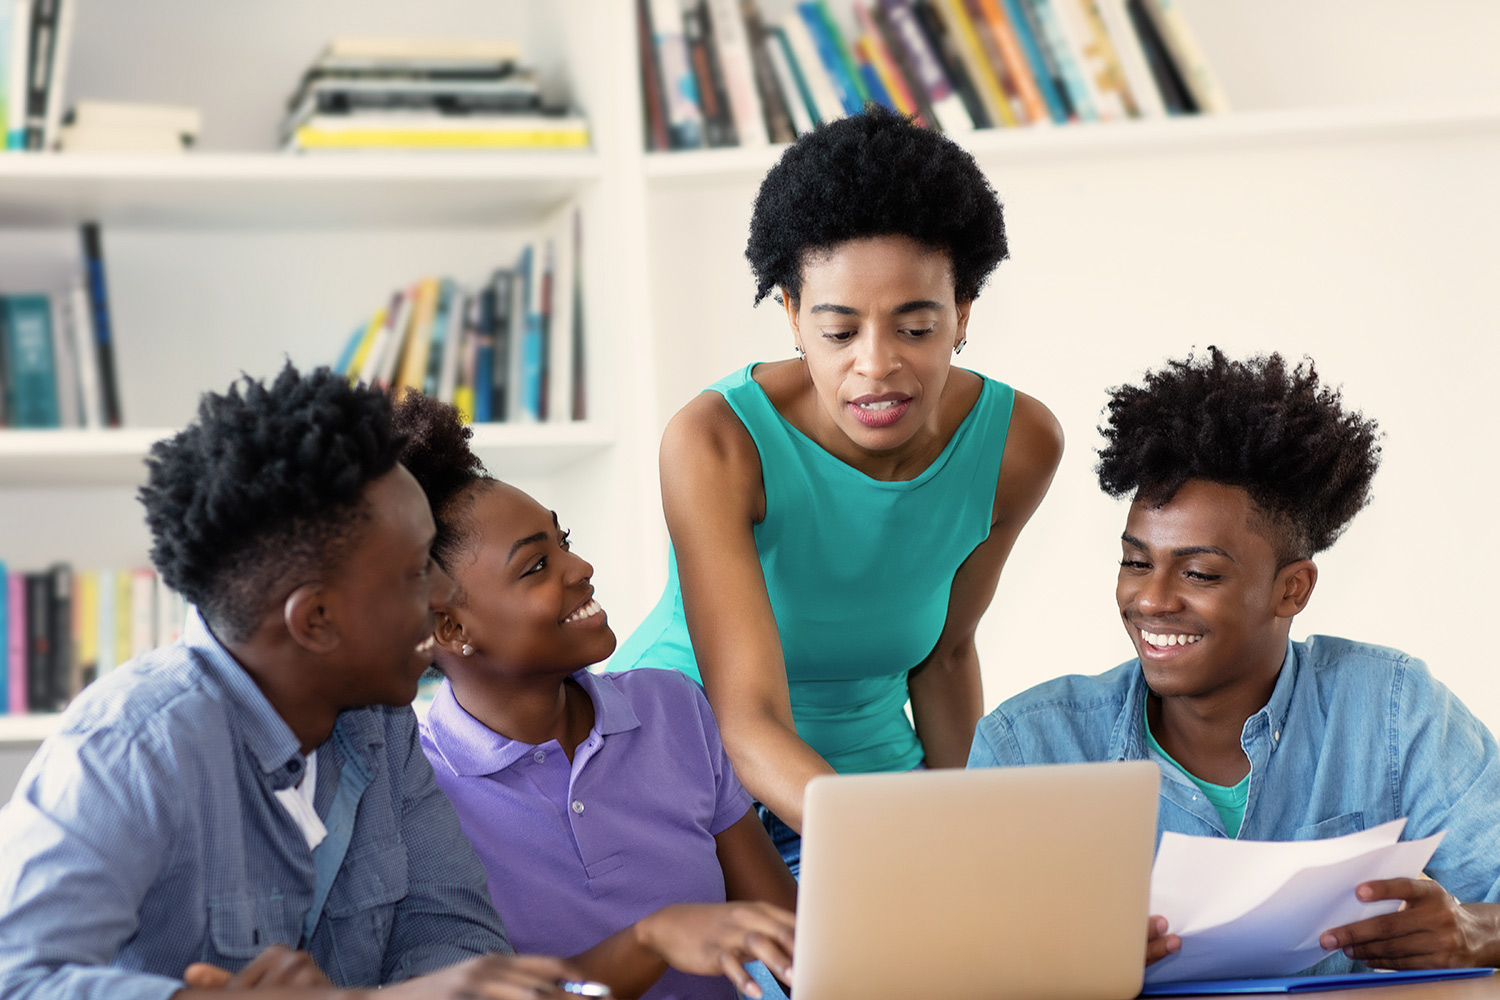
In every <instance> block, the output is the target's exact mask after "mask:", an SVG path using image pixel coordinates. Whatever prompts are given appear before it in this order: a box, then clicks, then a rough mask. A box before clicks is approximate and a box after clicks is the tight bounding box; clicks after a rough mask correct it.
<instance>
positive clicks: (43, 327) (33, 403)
mask: <svg viewBox="0 0 1500 1000" xmlns="http://www.w3.org/2000/svg"><path fill="white" fill-rule="evenodd" d="M3 301H4V313H5V321H4V324H3V325H4V328H5V343H4V345H3V349H4V351H5V373H6V378H7V380H8V382H9V384H8V386H7V390H8V391H7V396H8V397H9V399H10V425H11V426H12V427H57V426H58V425H59V424H60V422H61V421H60V420H59V411H58V406H57V362H56V358H55V357H54V355H53V353H52V303H51V302H50V301H48V299H47V296H45V295H7V296H6V297H5V299H4V300H3Z"/></svg>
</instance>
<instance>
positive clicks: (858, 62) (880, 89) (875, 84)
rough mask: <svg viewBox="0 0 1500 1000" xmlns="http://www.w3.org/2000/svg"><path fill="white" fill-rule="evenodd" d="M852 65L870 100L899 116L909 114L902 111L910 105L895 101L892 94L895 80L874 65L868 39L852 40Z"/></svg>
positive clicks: (894, 96) (888, 73)
mask: <svg viewBox="0 0 1500 1000" xmlns="http://www.w3.org/2000/svg"><path fill="white" fill-rule="evenodd" d="M854 65H855V66H857V67H858V68H859V73H860V76H862V77H863V78H864V81H865V89H866V90H867V91H869V93H870V100H872V101H874V102H875V103H876V104H881V105H884V106H885V107H887V108H890V109H891V110H892V111H895V112H897V113H899V114H904V115H910V114H911V111H909V110H904V108H910V107H911V105H910V104H909V103H907V102H905V101H898V100H897V99H896V95H895V93H894V92H893V91H894V89H895V80H893V79H892V77H891V74H890V71H889V70H888V69H886V68H885V67H884V66H880V65H877V64H876V57H875V53H874V52H873V51H872V50H871V48H870V39H869V38H867V37H865V36H864V35H861V36H859V37H858V38H856V39H855V40H854Z"/></svg>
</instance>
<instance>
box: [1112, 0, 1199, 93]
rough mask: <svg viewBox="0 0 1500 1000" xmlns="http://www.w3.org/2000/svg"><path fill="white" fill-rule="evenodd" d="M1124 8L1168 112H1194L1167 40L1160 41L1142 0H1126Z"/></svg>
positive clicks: (1154, 24)
mask: <svg viewBox="0 0 1500 1000" xmlns="http://www.w3.org/2000/svg"><path fill="white" fill-rule="evenodd" d="M1125 10H1126V13H1128V14H1129V15H1130V23H1131V26H1132V27H1134V28H1135V36H1136V38H1138V39H1140V43H1141V52H1142V54H1143V55H1144V56H1145V58H1146V65H1147V66H1149V67H1150V68H1151V77H1152V79H1154V80H1155V81H1156V90H1157V93H1158V94H1159V95H1160V96H1161V101H1162V105H1163V106H1164V107H1165V108H1166V109H1167V113H1168V114H1170V115H1183V114H1194V113H1196V112H1197V110H1198V105H1197V104H1195V103H1194V102H1193V98H1192V95H1191V94H1189V93H1188V90H1187V85H1186V84H1184V83H1183V82H1182V77H1181V75H1179V74H1178V72H1177V66H1176V65H1175V64H1174V63H1173V62H1172V57H1171V55H1169V54H1168V53H1167V46H1166V43H1165V42H1163V41H1162V38H1161V35H1160V34H1158V33H1157V31H1156V23H1155V22H1154V21H1153V20H1152V19H1151V15H1150V14H1149V13H1147V11H1146V4H1145V0H1126V4H1125Z"/></svg>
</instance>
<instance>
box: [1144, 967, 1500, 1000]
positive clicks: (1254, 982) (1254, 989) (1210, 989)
mask: <svg viewBox="0 0 1500 1000" xmlns="http://www.w3.org/2000/svg"><path fill="white" fill-rule="evenodd" d="M1494 974H1495V970H1494V969H1403V970H1399V971H1395V972H1353V973H1348V974H1345V975H1336V976H1283V977H1281V978H1279V979H1198V980H1191V981H1186V982H1181V983H1152V984H1150V985H1148V986H1147V987H1146V988H1145V989H1143V990H1141V996H1143V997H1180V996H1202V995H1203V994H1206V993H1317V992H1322V991H1324V990H1344V989H1349V988H1351V987H1354V986H1386V985H1388V984H1390V983H1420V982H1426V981H1427V980H1430V979H1473V978H1476V977H1478V976H1493V975H1494Z"/></svg>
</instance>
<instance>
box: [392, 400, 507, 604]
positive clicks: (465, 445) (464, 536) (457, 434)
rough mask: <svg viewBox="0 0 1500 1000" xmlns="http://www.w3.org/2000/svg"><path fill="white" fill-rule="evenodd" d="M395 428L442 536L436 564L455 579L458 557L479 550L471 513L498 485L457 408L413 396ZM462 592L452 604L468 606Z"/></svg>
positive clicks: (397, 414) (398, 411)
mask: <svg viewBox="0 0 1500 1000" xmlns="http://www.w3.org/2000/svg"><path fill="white" fill-rule="evenodd" d="M392 423H393V425H394V426H395V428H396V431H397V432H398V433H399V434H400V435H401V436H402V438H403V439H404V441H405V447H404V448H403V449H402V451H401V464H402V465H405V466H406V468H407V469H408V470H410V471H411V474H412V475H413V476H415V477H416V480H417V482H418V483H419V484H420V485H421V487H422V492H424V493H426V494H427V503H428V504H429V505H430V506H431V507H432V519H433V521H435V522H436V524H437V535H436V537H435V538H434V540H433V543H432V558H433V560H434V561H436V562H437V564H438V565H439V566H441V567H442V568H443V571H444V572H445V573H447V574H448V575H449V576H453V575H454V574H453V568H454V563H455V561H456V560H457V558H458V557H459V555H460V554H461V553H463V552H465V551H466V550H468V549H469V548H470V547H471V546H472V545H473V544H474V528H473V525H472V523H471V522H470V520H469V509H470V508H471V507H472V506H473V505H474V499H475V497H476V496H477V495H478V493H479V490H480V489H483V488H486V487H487V486H489V485H491V484H494V483H497V482H498V480H497V479H495V478H494V477H493V476H491V475H490V474H489V473H488V472H487V471H486V470H485V467H484V463H483V462H481V461H480V460H479V458H478V456H476V455H475V454H474V452H473V451H472V450H470V448H469V438H470V437H471V436H472V433H473V432H472V431H471V430H470V429H469V428H468V427H467V426H466V425H465V424H464V422H463V418H462V417H460V416H459V413H458V410H457V408H455V407H453V406H450V405H448V404H447V403H440V402H438V401H437V400H436V399H433V398H432V397H430V396H424V395H422V394H421V393H420V392H408V393H406V394H404V395H403V396H402V397H401V398H400V399H399V400H398V401H397V403H396V406H395V411H394V413H393V414H392ZM464 600H465V595H464V593H463V589H462V588H461V587H460V588H459V589H458V591H457V592H455V594H454V596H453V602H454V603H455V604H457V605H459V606H462V605H463V604H464Z"/></svg>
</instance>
